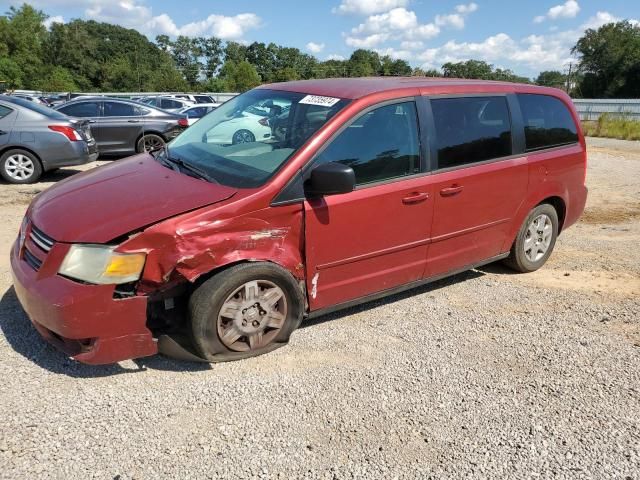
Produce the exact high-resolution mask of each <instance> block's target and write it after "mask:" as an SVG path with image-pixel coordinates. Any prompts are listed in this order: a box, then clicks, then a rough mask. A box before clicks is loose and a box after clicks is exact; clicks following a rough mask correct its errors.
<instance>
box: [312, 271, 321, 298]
mask: <svg viewBox="0 0 640 480" xmlns="http://www.w3.org/2000/svg"><path fill="white" fill-rule="evenodd" d="M318 278H320V272H316V274H315V275H314V276H313V278H312V279H311V298H313V299H315V298H316V297H317V296H318Z"/></svg>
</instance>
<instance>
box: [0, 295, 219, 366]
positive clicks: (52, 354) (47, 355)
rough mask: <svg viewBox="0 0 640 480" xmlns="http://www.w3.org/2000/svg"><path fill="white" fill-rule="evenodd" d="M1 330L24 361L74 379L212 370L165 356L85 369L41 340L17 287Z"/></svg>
mask: <svg viewBox="0 0 640 480" xmlns="http://www.w3.org/2000/svg"><path fill="white" fill-rule="evenodd" d="M0 330H2V333H3V334H4V336H5V338H6V339H7V342H8V343H9V345H11V347H12V348H13V349H14V350H15V351H16V352H18V353H19V354H20V355H22V356H23V357H25V358H27V359H28V360H30V361H32V362H33V363H35V364H36V365H38V366H39V367H41V368H43V369H45V370H48V371H50V372H53V373H58V374H62V375H67V376H69V377H74V378H97V377H106V376H111V375H120V374H123V373H140V372H144V371H145V370H146V369H148V368H150V369H153V370H166V371H172V372H197V371H201V370H209V369H211V365H209V364H208V363H194V362H184V361H178V360H172V359H170V358H167V357H163V356H161V355H155V356H153V357H147V358H139V359H136V360H134V361H133V363H134V364H135V366H136V367H134V368H127V367H126V366H123V365H120V364H113V365H85V364H83V363H80V362H76V361H75V360H72V359H70V358H68V357H67V356H66V355H65V354H64V353H62V352H59V351H58V350H56V349H55V348H54V347H53V346H51V345H49V344H48V343H47V342H46V341H45V340H44V339H43V338H42V337H40V335H39V334H38V332H37V331H36V330H35V328H33V326H32V325H31V322H30V321H29V319H28V318H27V315H26V313H25V312H24V310H23V309H22V306H21V305H20V303H19V302H18V298H17V297H16V294H15V291H14V289H13V287H11V288H9V289H8V290H7V291H6V292H5V293H4V295H2V299H0ZM123 363H125V362H123ZM127 363H128V362H127Z"/></svg>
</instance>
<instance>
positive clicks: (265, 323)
mask: <svg viewBox="0 0 640 480" xmlns="http://www.w3.org/2000/svg"><path fill="white" fill-rule="evenodd" d="M286 318H287V297H286V296H285V294H284V292H283V291H282V289H281V288H280V287H278V286H277V285H276V284H275V283H273V282H270V281H268V280H253V281H251V282H247V283H245V284H243V285H241V286H240V287H238V288H237V289H236V290H235V291H234V292H233V293H232V294H231V295H229V296H228V297H227V299H226V300H225V302H224V303H223V304H222V308H221V309H220V313H219V314H218V322H217V328H218V336H219V338H220V341H221V342H222V343H223V344H224V345H225V346H226V347H227V348H228V349H230V350H234V351H236V352H246V351H248V350H257V349H259V348H262V347H265V346H267V345H269V344H270V343H271V342H272V341H273V340H274V339H275V338H276V336H277V335H278V333H279V332H280V329H281V328H282V327H283V326H284V323H285V320H286Z"/></svg>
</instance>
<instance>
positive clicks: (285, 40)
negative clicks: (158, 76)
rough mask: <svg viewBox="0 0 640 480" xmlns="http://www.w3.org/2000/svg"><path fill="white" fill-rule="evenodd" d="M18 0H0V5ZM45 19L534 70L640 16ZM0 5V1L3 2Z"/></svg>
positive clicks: (50, 10)
mask: <svg viewBox="0 0 640 480" xmlns="http://www.w3.org/2000/svg"><path fill="white" fill-rule="evenodd" d="M20 3H22V2H14V1H6V0H0V11H6V10H8V8H9V6H11V5H19V4H20ZM29 3H30V4H31V5H33V6H35V7H37V8H39V9H41V10H43V11H44V12H45V13H46V14H48V15H49V19H48V20H47V23H50V22H53V21H56V22H68V21H69V20H71V19H74V18H82V19H93V20H97V21H104V22H110V23H116V24H119V25H122V26H124V27H128V28H135V29H137V30H139V31H140V32H141V33H143V34H145V35H147V36H148V37H149V38H150V39H154V38H155V36H156V35H159V34H167V35H169V36H171V37H175V36H177V35H181V34H182V35H191V36H196V35H197V36H207V35H215V36H217V37H220V38H222V39H223V40H234V41H239V42H243V43H250V42H253V41H258V42H265V43H269V42H275V43H277V44H280V45H284V46H293V47H297V48H299V49H300V50H302V51H304V52H307V53H310V54H313V55H315V56H316V57H317V58H319V59H320V60H325V59H330V58H336V59H342V58H348V57H349V55H350V54H351V52H353V50H355V49H357V48H368V49H372V50H376V51H378V52H379V53H380V54H384V55H390V56H391V57H393V58H401V59H404V60H407V61H408V62H409V63H410V64H411V65H412V66H417V67H423V68H425V69H426V68H439V67H440V66H441V65H442V64H443V63H446V62H450V61H452V62H456V61H462V60H467V59H470V58H473V59H478V60H485V61H487V62H489V63H491V64H493V65H495V66H496V67H500V68H509V69H511V70H513V71H514V72H515V73H517V74H520V75H524V76H528V77H535V76H536V75H537V74H538V73H539V72H540V71H542V70H561V71H566V70H567V69H568V68H569V63H570V62H572V61H573V62H575V58H572V56H571V47H572V46H573V45H574V44H575V42H576V40H577V39H578V38H580V36H581V35H582V34H583V32H584V30H585V29H586V28H597V27H598V26H600V25H603V24H604V23H608V22H611V21H617V20H621V19H629V20H631V21H633V22H638V19H640V2H639V1H638V0H608V1H606V2H603V1H596V0H566V1H562V0H551V1H546V0H537V1H524V0H520V1H515V0H511V1H506V0H472V1H468V2H465V1H464V0H462V1H438V2H435V1H428V0H313V1H304V0H299V1H295V0H275V1H264V0H261V1H259V0H234V1H229V0H182V1H176V0H32V1H30V2H29ZM3 7H4V8H3Z"/></svg>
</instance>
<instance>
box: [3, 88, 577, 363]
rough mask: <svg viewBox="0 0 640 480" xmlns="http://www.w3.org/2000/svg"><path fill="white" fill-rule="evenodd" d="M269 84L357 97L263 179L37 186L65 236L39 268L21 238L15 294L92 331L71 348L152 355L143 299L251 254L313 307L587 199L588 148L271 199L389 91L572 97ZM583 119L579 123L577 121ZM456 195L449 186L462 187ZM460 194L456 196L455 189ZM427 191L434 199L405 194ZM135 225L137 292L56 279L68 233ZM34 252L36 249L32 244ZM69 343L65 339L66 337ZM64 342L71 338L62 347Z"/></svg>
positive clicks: (421, 272) (489, 252)
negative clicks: (285, 277)
mask: <svg viewBox="0 0 640 480" xmlns="http://www.w3.org/2000/svg"><path fill="white" fill-rule="evenodd" d="M268 88H275V89H288V90H292V91H299V92H304V93H310V94H318V95H327V96H335V97H341V98H352V99H354V100H353V101H352V102H351V103H350V104H349V105H348V106H347V107H346V108H345V109H344V110H342V111H341V112H339V113H338V114H337V115H336V116H335V117H334V118H333V119H332V120H331V121H329V122H328V123H327V124H326V125H325V126H324V127H323V128H322V129H321V130H319V131H318V132H317V133H316V135H315V136H314V137H313V138H311V139H310V140H309V141H308V142H307V144H306V145H304V146H303V147H302V148H301V149H300V150H299V151H298V152H297V154H296V155H295V156H294V157H293V158H291V159H290V161H289V162H288V163H287V164H286V165H285V166H284V167H283V168H281V169H280V171H279V172H278V173H277V174H276V175H275V176H274V177H273V178H272V179H271V180H270V181H269V182H268V183H267V184H266V185H265V186H263V187H262V188H260V189H257V190H238V191H235V190H234V189H229V188H226V187H222V186H219V185H214V184H210V183H207V182H204V181H201V180H197V179H193V178H191V177H188V176H186V175H182V174H179V173H176V172H173V171H171V170H169V169H167V168H165V167H162V166H161V165H159V164H158V163H156V162H155V161H153V160H152V159H151V158H150V157H148V156H145V155H140V156H136V157H132V158H131V159H128V160H123V161H118V162H116V163H113V164H111V165H109V166H107V167H102V168H99V169H96V170H93V171H91V172H87V173H83V174H80V175H76V176H74V177H72V178H70V179H68V180H65V181H63V182H60V183H59V184H58V185H56V186H55V187H52V188H51V189H49V190H47V191H46V192H44V193H43V194H41V195H39V196H38V197H37V199H36V200H35V201H34V202H33V204H32V206H31V207H30V210H29V215H30V216H31V219H32V221H33V223H34V224H35V225H37V226H38V228H39V229H41V230H42V231H44V232H45V233H46V234H47V235H49V236H51V237H53V238H54V239H55V240H56V241H57V242H58V243H56V246H55V247H54V249H53V250H52V251H51V252H50V253H49V254H48V255H45V254H43V253H42V252H39V253H37V256H38V258H40V259H41V260H42V261H43V264H42V267H41V269H40V270H39V271H38V272H35V271H34V270H33V269H31V268H30V267H29V266H28V265H26V263H25V262H24V261H23V259H22V257H21V251H20V249H19V248H18V247H17V246H16V247H15V248H14V249H13V250H12V259H11V262H12V270H13V274H14V278H15V285H16V293H17V294H18V297H19V298H20V301H21V303H22V304H23V306H24V308H25V310H26V311H27V313H28V314H29V316H30V318H31V319H32V321H33V322H34V324H35V325H36V327H37V328H38V330H39V331H40V332H41V333H42V334H43V336H45V337H46V338H48V339H50V340H52V341H54V343H56V339H57V338H58V337H57V336H59V337H63V338H64V339H69V340H70V342H67V343H64V345H62V346H61V348H66V346H68V345H72V346H73V345H76V344H77V342H76V343H74V342H75V341H77V340H83V341H85V343H86V342H87V339H91V340H90V342H89V347H87V348H88V350H89V351H85V352H83V353H79V354H77V355H74V358H77V359H78V360H81V361H85V362H88V363H108V362H114V361H118V360H121V359H125V358H132V357H136V356H144V355H150V354H153V353H154V352H155V351H156V346H155V341H154V340H153V338H152V335H151V332H150V331H149V330H148V329H147V328H146V302H147V300H146V294H148V293H151V292H153V291H155V290H157V289H159V288H162V287H163V286H166V285H172V284H176V283H180V282H193V281H195V280H196V279H198V278H199V277H201V276H202V275H206V274H208V273H209V272H211V271H213V270H215V269H217V268H220V267H223V266H225V265H229V264H232V263H236V262H241V261H270V262H274V263H277V264H279V265H281V266H283V267H284V268H286V269H288V270H289V271H290V272H291V273H292V274H293V275H294V276H295V277H296V278H297V279H298V280H300V281H304V282H305V285H306V288H307V292H309V295H308V297H309V298H308V300H309V307H310V310H316V309H319V308H323V307H328V306H332V305H335V304H338V303H341V302H345V301H349V300H353V299H356V298H359V297H362V296H364V295H367V294H369V293H375V292H380V291H383V290H387V289H390V288H393V287H396V286H399V285H402V284H405V283H407V282H411V281H414V280H420V279H422V278H425V277H429V276H434V275H439V274H442V273H445V272H449V271H452V270H456V269H458V268H460V267H464V266H466V265H469V264H472V263H474V262H478V261H481V260H483V259H486V258H488V257H491V256H494V255H496V254H499V253H502V252H506V251H508V250H509V248H510V246H511V244H512V243H513V240H514V238H515V235H516V232H517V230H518V228H519V227H520V225H521V223H522V221H523V219H524V218H525V216H526V215H527V213H528V212H529V211H530V210H531V209H532V208H533V207H534V206H535V205H537V204H538V203H540V202H541V201H542V200H544V199H546V198H548V197H552V196H553V197H558V198H560V199H561V200H562V202H563V203H564V204H565V205H566V216H565V221H564V225H563V228H566V227H568V226H569V225H571V224H572V223H574V222H575V221H576V220H577V218H578V217H579V215H580V214H581V213H582V210H583V208H584V203H585V200H586V189H585V187H584V172H585V168H586V165H585V164H586V155H585V144H584V138H583V136H582V134H581V133H580V134H579V137H580V143H579V145H576V146H572V147H566V148H562V149H557V150H555V151H545V152H540V153H534V154H529V155H522V156H520V157H518V158H513V159H510V160H505V161H500V162H494V163H487V164H483V165H476V166H472V167H469V168H464V169H459V170H454V171H449V172H441V173H434V174H431V175H423V176H419V177H412V178H408V179H406V180H402V181H397V182H392V183H387V184H383V185H378V186H375V187H370V188H366V189H358V190H356V191H354V192H352V193H348V194H344V195H336V196H329V197H326V198H325V199H324V200H320V201H315V200H314V201H306V202H303V203H298V204H294V205H288V206H279V207H271V206H270V203H271V201H272V199H273V198H274V197H275V196H276V195H277V194H278V193H279V192H280V191H281V190H282V188H283V187H284V186H285V185H286V184H287V182H288V181H289V180H290V179H291V178H292V176H293V175H295V174H296V173H297V172H298V171H299V170H300V169H301V168H302V167H303V166H304V165H306V164H307V163H308V162H309V161H310V160H311V159H312V158H313V156H314V154H315V152H316V151H317V149H318V148H319V147H321V146H322V145H323V144H324V143H325V142H326V141H327V140H328V139H329V138H330V137H331V136H332V135H333V134H334V133H335V132H336V131H337V130H338V129H339V128H340V127H341V126H342V125H343V124H344V123H345V122H346V121H348V120H349V119H350V118H352V117H353V116H355V115H357V114H358V113H359V112H360V111H361V110H362V109H364V108H366V107H368V106H370V105H373V104H376V103H379V102H381V101H384V100H388V99H393V98H400V97H407V96H417V95H421V94H434V95H435V94H445V93H480V92H514V91H517V92H523V93H527V92H530V93H545V94H549V95H554V96H558V97H559V98H561V99H562V100H563V101H564V102H565V103H566V104H567V105H568V106H569V108H570V109H571V111H572V113H573V115H574V118H575V119H576V120H577V116H576V114H575V110H574V108H573V106H572V104H571V101H570V99H569V98H568V97H567V96H566V95H564V94H563V93H562V92H559V91H558V90H554V89H546V88H539V87H532V86H526V85H513V84H503V83H499V82H481V81H462V80H460V81H458V80H455V81H445V80H424V79H419V80H416V79H398V78H383V79H331V80H313V81H302V82H291V83H288V84H278V85H271V86H268ZM578 124H579V123H578ZM458 187H462V188H461V189H459V191H458V192H456V193H455V194H454V195H445V196H443V195H442V194H441V191H442V190H445V189H450V188H456V189H457V188H458ZM449 193H450V192H449ZM416 194H419V195H423V194H428V195H423V197H424V200H423V201H420V202H417V203H406V202H403V199H405V198H407V197H410V196H412V195H416ZM130 232H137V233H136V234H135V235H133V236H131V237H130V238H129V239H128V240H126V241H124V242H123V243H122V244H121V245H120V246H119V247H118V250H119V251H122V252H135V251H144V252H146V253H147V261H146V264H145V268H144V272H143V275H142V278H141V281H140V283H139V288H138V296H136V297H133V298H129V299H126V300H116V299H114V298H113V291H114V287H113V286H92V285H83V284H80V283H77V282H73V281H70V280H67V279H65V278H62V277H60V276H58V275H57V274H56V272H57V269H58V268H59V266H60V263H61V262H62V259H63V257H64V254H65V253H66V251H67V249H68V244H69V243H70V242H96V243H100V242H107V241H110V240H112V239H115V238H118V237H121V236H123V235H126V234H128V233H130ZM27 246H28V247H29V248H30V250H31V249H32V248H33V249H36V252H37V247H34V246H33V245H30V243H29V240H27ZM58 340H59V339H58ZM59 346H60V345H59Z"/></svg>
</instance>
